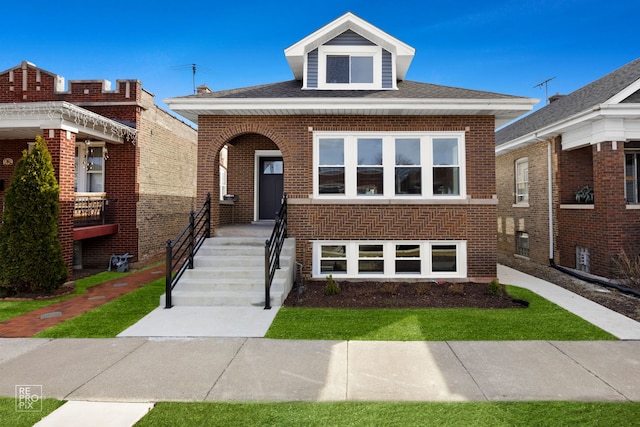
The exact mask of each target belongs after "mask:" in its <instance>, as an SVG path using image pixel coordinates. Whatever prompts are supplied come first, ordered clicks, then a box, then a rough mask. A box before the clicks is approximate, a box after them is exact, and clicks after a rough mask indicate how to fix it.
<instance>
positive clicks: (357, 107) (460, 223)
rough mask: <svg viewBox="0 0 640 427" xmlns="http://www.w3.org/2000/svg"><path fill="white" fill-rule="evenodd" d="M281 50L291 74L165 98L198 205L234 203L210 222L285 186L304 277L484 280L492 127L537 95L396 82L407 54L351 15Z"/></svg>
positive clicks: (274, 203)
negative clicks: (220, 199) (193, 139)
mask: <svg viewBox="0 0 640 427" xmlns="http://www.w3.org/2000/svg"><path fill="white" fill-rule="evenodd" d="M285 56H286V57H287V60H288V62H289V65H290V67H291V69H292V71H293V74H294V77H295V80H292V81H286V82H281V83H274V84H266V85H263V86H256V87H247V88H240V89H234V90H226V91H219V92H211V91H209V90H207V88H206V87H202V88H200V91H199V93H198V94H196V95H191V96H185V97H178V98H171V99H168V100H165V102H167V104H169V106H170V108H171V109H172V110H173V111H175V112H177V113H179V114H182V115H183V116H185V117H187V118H189V119H190V120H193V121H194V122H197V123H198V199H199V201H202V200H203V199H204V198H205V195H206V193H207V192H212V193H213V194H217V189H218V188H219V186H220V180H221V177H222V181H223V182H222V188H223V189H225V190H223V191H226V192H227V193H231V194H234V195H236V196H237V197H238V199H237V201H236V202H235V204H234V205H233V206H232V207H231V206H229V205H226V204H220V205H217V204H216V205H215V206H213V207H212V222H213V223H214V225H219V224H225V223H228V222H230V221H233V222H235V223H240V224H243V223H250V222H253V221H263V220H269V219H273V218H274V214H275V211H276V209H277V207H278V206H279V201H280V198H281V195H282V192H283V190H284V192H285V193H286V194H287V196H288V209H289V210H288V226H289V228H288V230H289V236H290V237H294V238H295V239H296V250H297V260H298V262H300V263H302V264H303V270H304V274H305V276H307V277H312V278H318V279H319V278H323V277H325V276H327V275H328V274H333V275H334V276H335V277H336V278H357V279H376V280H378V279H385V280H388V279H402V280H411V279H420V280H425V279H447V280H459V281H464V280H477V281H488V280H491V279H493V278H495V277H496V231H495V223H496V205H497V201H496V199H495V194H496V190H495V158H494V132H495V129H496V127H497V126H500V125H503V124H505V123H507V122H508V121H510V120H512V119H514V118H516V117H518V116H520V115H521V114H523V113H524V112H526V111H528V110H530V109H531V108H532V107H533V105H534V102H535V101H534V100H531V99H529V98H522V97H515V96H509V95H502V94H496V93H489V92H481V91H475V90H468V89H460V88H452V87H444V86H437V85H432V84H426V83H418V82H412V81H407V80H405V74H406V72H407V69H408V68H409V65H410V63H411V61H412V59H413V56H414V49H413V48H411V47H410V46H408V45H406V44H404V43H403V42H401V41H399V40H397V39H395V38H393V37H392V36H390V35H388V34H386V33H384V32H382V31H381V30H379V29H378V28H376V27H374V26H372V25H371V24H369V23H367V22H365V21H363V20H361V19H360V18H358V17H356V16H354V15H353V14H351V13H347V14H345V15H343V16H342V17H340V18H338V19H337V20H335V21H333V22H331V23H330V24H328V25H326V26H325V27H323V28H321V29H320V30H318V31H316V32H314V33H313V34H311V35H310V36H308V37H306V38H305V39H303V40H302V41H300V42H298V43H296V44H294V45H293V46H291V47H289V48H288V49H286V50H285ZM221 157H222V158H226V159H227V162H226V165H224V167H222V168H221V167H219V164H220V159H221ZM222 163H224V162H222ZM225 177H226V178H225Z"/></svg>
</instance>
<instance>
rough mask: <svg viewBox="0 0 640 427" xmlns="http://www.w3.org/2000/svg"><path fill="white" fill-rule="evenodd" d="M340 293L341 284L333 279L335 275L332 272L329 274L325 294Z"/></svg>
mask: <svg viewBox="0 0 640 427" xmlns="http://www.w3.org/2000/svg"><path fill="white" fill-rule="evenodd" d="M339 293H340V286H338V283H336V281H335V280H333V276H332V275H331V274H330V275H329V276H327V286H325V288H324V294H325V295H338V294H339Z"/></svg>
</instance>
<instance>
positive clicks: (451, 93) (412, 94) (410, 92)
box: [181, 80, 522, 99]
mask: <svg viewBox="0 0 640 427" xmlns="http://www.w3.org/2000/svg"><path fill="white" fill-rule="evenodd" d="M181 98H201V99H207V98H209V99H214V98H247V99H249V98H253V99H256V98H257V99H260V98H266V99H269V98H273V99H275V98H380V99H384V98H387V99H394V98H395V99H412V98H413V99H517V98H522V97H520V96H513V95H505V94H500V93H494V92H485V91H479V90H472V89H462V88H456V87H450V86H440V85H434V84H429V83H420V82H414V81H409V80H404V81H400V82H398V90H316V89H311V90H303V89H302V82H301V81H299V80H289V81H285V82H280V83H271V84H265V85H260V86H251V87H244V88H239V89H230V90H222V91H217V92H211V93H202V94H197V95H189V96H185V97H181Z"/></svg>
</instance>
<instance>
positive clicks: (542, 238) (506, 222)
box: [496, 141, 549, 264]
mask: <svg viewBox="0 0 640 427" xmlns="http://www.w3.org/2000/svg"><path fill="white" fill-rule="evenodd" d="M523 157H527V158H528V160H529V207H514V204H515V200H516V198H515V162H516V160H518V159H521V158H523ZM547 177H548V142H546V141H544V142H539V143H537V144H534V145H531V146H529V147H526V148H522V149H519V150H515V151H512V152H510V153H507V154H504V155H501V156H499V157H497V158H496V179H497V182H498V185H497V188H498V202H499V203H498V250H499V251H500V252H503V253H506V254H511V255H513V254H515V252H516V241H515V235H516V232H517V231H523V232H527V233H528V234H529V258H530V259H531V260H532V261H534V262H538V263H541V264H548V263H549V214H548V212H549V186H548V179H547Z"/></svg>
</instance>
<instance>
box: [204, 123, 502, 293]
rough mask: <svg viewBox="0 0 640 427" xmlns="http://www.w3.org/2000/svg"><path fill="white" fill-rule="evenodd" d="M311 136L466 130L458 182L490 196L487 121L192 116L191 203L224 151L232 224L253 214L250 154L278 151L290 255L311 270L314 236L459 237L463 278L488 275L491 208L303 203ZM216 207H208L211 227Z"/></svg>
mask: <svg viewBox="0 0 640 427" xmlns="http://www.w3.org/2000/svg"><path fill="white" fill-rule="evenodd" d="M309 128H312V130H313V131H349V132H351V131H363V132H364V131H366V132H376V131H378V132H394V131H395V132H398V131H423V132H428V131H466V134H465V143H466V150H467V154H466V184H467V194H468V195H469V196H470V197H471V198H472V199H485V200H486V199H492V198H493V196H494V195H495V155H494V151H493V150H494V119H493V117H489V116H486V117H485V116H442V117H405V116H385V117H379V116H311V115H309V116H260V117H254V116H251V117H245V116H200V117H199V120H198V159H199V162H198V192H197V194H198V201H199V203H201V201H203V200H204V197H205V195H206V193H207V192H211V193H212V194H217V191H218V186H219V184H218V179H219V176H218V175H219V173H218V157H219V151H220V149H221V148H222V147H223V146H224V144H226V143H229V142H232V144H233V146H232V147H231V148H230V150H229V175H228V177H229V179H228V192H229V193H232V194H237V195H238V196H239V201H238V203H237V204H236V206H235V209H236V211H235V218H236V222H238V223H240V222H245V223H246V222H250V221H251V220H252V219H253V215H254V206H253V195H254V189H253V186H254V181H253V180H254V178H253V175H254V151H255V150H273V149H279V150H280V151H281V152H282V155H283V158H284V168H285V172H284V191H285V192H286V193H287V195H288V197H289V200H290V201H291V204H290V211H289V234H290V235H291V236H292V237H295V238H296V242H297V243H296V246H297V258H298V260H299V262H302V263H303V265H304V267H303V269H304V271H305V274H307V275H308V274H309V272H310V270H311V242H310V240H315V239H408V240H415V239H422V240H428V239H460V240H466V241H467V242H468V261H467V262H468V276H469V277H474V278H477V279H479V280H490V279H491V278H495V277H496V264H495V262H496V230H495V223H496V206H495V205H492V204H490V203H489V204H478V205H475V204H460V205H424V204H406V205H391V206H390V205H388V204H384V205H383V204H380V205H376V204H367V205H357V204H351V205H348V204H339V203H338V204H332V203H320V204H318V203H314V204H311V203H308V201H309V196H310V195H311V194H312V193H313V188H312V181H313V157H312V149H313V132H311V131H310V130H309ZM227 220H228V214H225V215H224V219H222V220H221V219H220V206H219V204H217V203H216V204H213V205H212V221H213V222H214V225H217V224H220V223H223V221H227Z"/></svg>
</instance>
